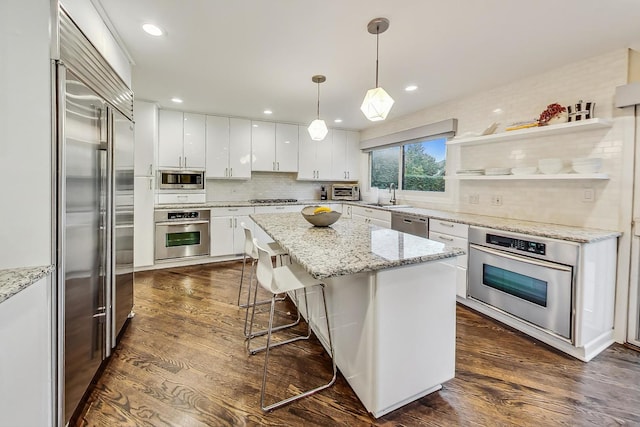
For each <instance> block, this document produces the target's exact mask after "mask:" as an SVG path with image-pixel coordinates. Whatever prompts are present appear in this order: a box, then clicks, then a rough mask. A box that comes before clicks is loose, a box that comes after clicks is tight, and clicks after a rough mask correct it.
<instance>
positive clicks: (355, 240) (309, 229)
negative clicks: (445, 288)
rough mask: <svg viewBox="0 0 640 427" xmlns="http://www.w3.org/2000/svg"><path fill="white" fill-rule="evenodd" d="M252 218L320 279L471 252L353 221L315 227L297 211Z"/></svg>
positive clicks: (346, 219)
mask: <svg viewBox="0 0 640 427" xmlns="http://www.w3.org/2000/svg"><path fill="white" fill-rule="evenodd" d="M251 218H252V219H253V220H254V221H255V223H256V224H258V225H259V226H260V227H262V228H263V229H264V230H265V231H266V233H267V234H268V235H269V236H271V238H273V239H274V240H275V241H276V242H278V243H279V244H280V245H281V246H282V248H283V249H284V250H285V251H287V253H288V254H289V255H290V256H291V258H293V260H294V261H296V262H297V263H298V264H300V265H302V267H303V268H304V269H305V270H306V271H307V272H309V273H310V274H311V275H312V276H313V277H315V278H316V279H324V278H327V277H335V276H344V275H348V274H354V273H360V272H366V271H376V270H382V269H385V268H391V267H398V266H402V265H408V264H417V263H422V262H428V261H434V260H438V259H443V258H450V257H455V256H458V255H464V253H465V252H464V251H463V250H462V249H459V248H454V247H451V246H446V245H444V244H443V243H439V242H434V241H432V240H428V239H424V238H421V237H418V236H413V235H411V234H405V233H401V232H399V231H395V230H390V229H387V228H382V227H377V226H375V225H370V224H367V223H364V222H360V221H352V220H351V219H348V218H340V219H339V220H338V221H337V222H336V223H334V224H333V225H331V226H330V227H314V226H313V225H311V224H309V223H308V222H307V221H306V220H305V219H304V218H303V217H302V215H301V214H299V213H297V212H293V213H282V214H253V215H251Z"/></svg>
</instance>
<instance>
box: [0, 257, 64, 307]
mask: <svg viewBox="0 0 640 427" xmlns="http://www.w3.org/2000/svg"><path fill="white" fill-rule="evenodd" d="M53 269H54V268H53V266H52V265H45V266H41V267H22V268H8V269H4V270H0V304H1V303H3V302H4V301H6V300H8V299H9V298H11V297H12V296H14V295H15V294H17V293H18V292H20V291H22V290H24V289H26V288H28V287H29V286H31V285H33V284H34V283H36V282H37V281H38V280H40V279H42V278H43V277H45V276H46V275H47V274H49V273H51V272H52V271H53Z"/></svg>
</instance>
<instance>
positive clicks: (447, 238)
mask: <svg viewBox="0 0 640 427" xmlns="http://www.w3.org/2000/svg"><path fill="white" fill-rule="evenodd" d="M437 237H438V239H440V240H444V241H445V242H453V239H452V238H451V237H444V236H443V235H440V234H439V235H438V236H437Z"/></svg>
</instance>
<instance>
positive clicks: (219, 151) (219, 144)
mask: <svg viewBox="0 0 640 427" xmlns="http://www.w3.org/2000/svg"><path fill="white" fill-rule="evenodd" d="M206 141H207V170H206V177H207V178H227V177H228V176H229V118H228V117H219V116H207V124H206Z"/></svg>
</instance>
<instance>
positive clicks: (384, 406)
mask: <svg viewBox="0 0 640 427" xmlns="http://www.w3.org/2000/svg"><path fill="white" fill-rule="evenodd" d="M251 218H252V219H253V220H254V221H255V223H256V224H257V225H258V226H259V227H261V228H262V229H263V230H264V231H265V232H266V233H267V234H268V235H269V236H271V238H273V239H274V240H275V241H276V242H278V243H279V244H280V245H281V246H282V247H283V248H284V249H285V250H286V251H287V253H289V255H290V256H291V258H292V260H293V262H297V263H299V264H300V265H301V266H302V267H304V269H305V270H306V271H308V272H309V273H310V274H311V275H312V276H313V277H315V278H317V279H320V280H322V281H323V282H324V283H325V285H326V288H325V292H326V296H327V309H328V312H329V321H330V323H331V336H332V339H333V343H334V350H335V359H336V364H337V365H338V368H339V369H340V371H341V372H342V374H343V375H344V377H345V379H346V380H347V381H348V382H349V385H350V386H351V387H352V388H353V390H354V391H355V393H356V395H357V396H358V398H359V399H360V401H361V402H362V403H363V404H364V406H365V408H366V409H367V410H368V411H369V412H370V413H371V414H372V415H373V416H375V417H380V416H382V415H384V414H386V413H388V412H391V411H393V410H394V409H397V408H399V407H401V406H403V405H405V404H407V403H409V402H412V401H414V400H416V399H418V398H420V397H422V396H425V395H427V394H429V393H432V392H434V391H437V390H439V389H440V388H441V387H442V385H441V384H442V383H443V382H445V381H447V380H449V379H451V378H453V377H454V374H455V338H456V335H455V325H456V317H455V313H456V311H455V310H456V284H455V280H456V268H455V261H456V260H455V257H457V256H459V255H463V254H464V251H463V250H462V249H459V248H454V247H449V246H445V245H444V244H442V243H439V242H434V241H431V240H428V239H424V238H421V237H417V236H413V235H410V234H405V233H401V232H398V231H395V230H389V229H385V228H380V227H377V226H375V225H370V224H366V223H361V222H358V221H352V220H350V219H340V220H338V221H337V222H336V223H335V224H333V225H332V226H331V227H314V226H312V225H311V224H309V223H308V222H306V221H305V220H304V218H303V217H302V215H301V214H299V213H285V214H254V215H251ZM302 298H303V296H301V295H298V296H297V297H296V296H293V298H292V299H293V300H294V302H296V304H297V305H298V307H300V309H301V311H302V313H303V315H304V316H305V318H306V317H307V316H306V315H307V313H305V311H304V307H305V305H304V301H303V300H302ZM308 303H309V311H310V312H311V318H312V321H311V327H312V329H313V331H314V332H315V334H316V336H318V338H319V340H320V342H322V344H323V345H324V347H325V349H326V348H328V341H327V331H326V327H324V326H323V325H324V324H325V322H324V320H323V318H322V312H323V311H322V304H321V302H320V297H319V293H317V292H316V293H311V292H309V294H308Z"/></svg>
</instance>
